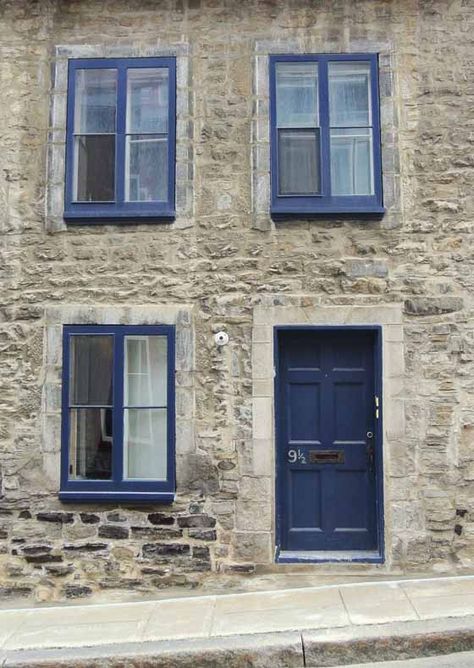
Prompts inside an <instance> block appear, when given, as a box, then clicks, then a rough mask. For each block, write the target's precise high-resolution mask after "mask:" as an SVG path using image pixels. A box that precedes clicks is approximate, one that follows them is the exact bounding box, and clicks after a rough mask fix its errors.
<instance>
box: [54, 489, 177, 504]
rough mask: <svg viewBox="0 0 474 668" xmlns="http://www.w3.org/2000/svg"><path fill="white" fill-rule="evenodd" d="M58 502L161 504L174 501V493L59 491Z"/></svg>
mask: <svg viewBox="0 0 474 668" xmlns="http://www.w3.org/2000/svg"><path fill="white" fill-rule="evenodd" d="M59 500H60V501H63V503H117V502H119V503H163V504H171V503H173V501H174V500H175V493H174V492H109V491H104V492H100V491H97V490H94V491H90V492H85V491H77V492H76V491H61V492H59Z"/></svg>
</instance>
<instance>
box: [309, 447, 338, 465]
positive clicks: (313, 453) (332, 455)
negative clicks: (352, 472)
mask: <svg viewBox="0 0 474 668" xmlns="http://www.w3.org/2000/svg"><path fill="white" fill-rule="evenodd" d="M309 463H310V464H344V450H310V451H309Z"/></svg>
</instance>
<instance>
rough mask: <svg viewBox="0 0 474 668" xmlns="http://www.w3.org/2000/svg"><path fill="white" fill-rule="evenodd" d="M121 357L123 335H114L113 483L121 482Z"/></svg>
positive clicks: (122, 352)
mask: <svg viewBox="0 0 474 668" xmlns="http://www.w3.org/2000/svg"><path fill="white" fill-rule="evenodd" d="M123 355H124V335H123V334H122V333H121V334H119V333H116V334H115V336H114V372H113V383H114V385H113V387H114V391H113V397H114V407H113V448H112V472H113V474H112V477H113V480H114V482H115V483H120V482H121V481H122V480H123Z"/></svg>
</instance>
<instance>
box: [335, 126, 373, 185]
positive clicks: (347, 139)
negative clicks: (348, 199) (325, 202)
mask: <svg viewBox="0 0 474 668" xmlns="http://www.w3.org/2000/svg"><path fill="white" fill-rule="evenodd" d="M372 181H373V179H372V130H370V129H368V128H367V129H365V128H344V129H339V130H331V190H332V194H333V195H372V194H373V192H374V190H373V183H372Z"/></svg>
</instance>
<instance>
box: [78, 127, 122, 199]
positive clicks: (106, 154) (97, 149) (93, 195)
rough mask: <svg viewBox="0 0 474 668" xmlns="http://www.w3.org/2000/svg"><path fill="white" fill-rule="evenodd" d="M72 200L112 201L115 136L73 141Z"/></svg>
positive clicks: (82, 137) (81, 138)
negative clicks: (73, 186)
mask: <svg viewBox="0 0 474 668" xmlns="http://www.w3.org/2000/svg"><path fill="white" fill-rule="evenodd" d="M74 148H75V151H74V153H75V161H74V162H75V164H74V168H75V169H74V185H75V188H74V191H75V192H74V199H75V200H76V201H78V202H109V201H113V200H114V199H115V135H82V136H79V137H75V144H74Z"/></svg>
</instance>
